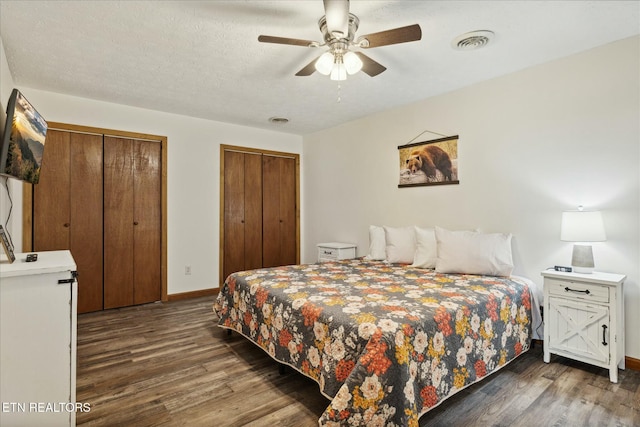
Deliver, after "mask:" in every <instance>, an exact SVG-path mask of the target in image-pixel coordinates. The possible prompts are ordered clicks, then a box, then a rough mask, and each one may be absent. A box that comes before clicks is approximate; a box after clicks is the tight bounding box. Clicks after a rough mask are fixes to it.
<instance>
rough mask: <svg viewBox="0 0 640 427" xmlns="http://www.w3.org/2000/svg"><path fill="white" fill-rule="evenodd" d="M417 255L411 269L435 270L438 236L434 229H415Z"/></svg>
mask: <svg viewBox="0 0 640 427" xmlns="http://www.w3.org/2000/svg"><path fill="white" fill-rule="evenodd" d="M415 233H416V253H415V255H414V256H413V264H411V267H416V268H435V267H436V257H437V251H436V235H435V232H434V230H433V228H420V227H415Z"/></svg>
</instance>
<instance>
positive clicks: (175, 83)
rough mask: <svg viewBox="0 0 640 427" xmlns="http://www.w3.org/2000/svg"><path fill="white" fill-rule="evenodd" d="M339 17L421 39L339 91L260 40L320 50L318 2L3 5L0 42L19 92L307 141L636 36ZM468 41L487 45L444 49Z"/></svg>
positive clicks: (389, 6)
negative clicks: (415, 30)
mask: <svg viewBox="0 0 640 427" xmlns="http://www.w3.org/2000/svg"><path fill="white" fill-rule="evenodd" d="M350 10H351V12H352V13H354V14H355V15H357V16H358V17H359V18H360V28H359V30H358V32H357V34H356V36H357V35H363V34H368V33H373V32H378V31H382V30H387V29H391V28H396V27H401V26H405V25H410V24H415V23H418V24H420V26H421V27H422V40H421V41H418V42H411V43H405V44H400V45H393V46H384V47H379V48H375V49H370V50H368V51H367V55H369V56H370V57H371V58H373V59H374V60H376V61H378V62H380V63H381V64H383V65H385V66H386V67H387V71H385V72H384V73H382V74H380V75H379V76H377V77H373V78H372V77H369V76H368V75H366V74H364V73H358V74H357V75H354V76H350V77H349V78H348V79H347V80H346V81H345V82H342V83H341V85H340V88H338V84H337V82H333V81H331V80H330V79H329V78H328V77H327V76H323V75H320V74H318V73H314V74H313V75H312V76H309V77H296V76H294V74H295V73H296V72H297V71H298V70H299V69H300V68H302V67H303V66H304V65H306V64H307V63H309V62H310V61H311V60H313V59H314V58H315V57H316V56H318V55H319V54H320V53H322V51H321V50H318V49H313V48H306V47H298V46H286V45H276V44H265V43H258V41H257V39H258V35H260V34H266V35H273V36H283V37H292V38H300V39H307V40H318V41H320V40H321V34H320V31H319V30H318V27H317V22H318V19H319V18H320V17H321V16H322V15H323V14H324V9H323V3H322V1H320V0H303V1H238V0H236V1H209V2H191V1H183V2H173V1H51V0H50V1H7V0H0V35H1V36H2V40H3V43H4V48H5V51H6V54H7V60H8V62H9V68H10V70H11V73H12V76H13V79H14V82H15V84H16V85H19V86H24V87H32V88H37V89H41V90H46V91H52V92H60V93H64V94H69V95H74V96H79V97H85V98H91V99H96V100H102V101H107V102H114V103H118V104H125V105H131V106H136V107H142V108H148V109H153V110H160V111H167V112H172V113H176V114H182V115H186V116H193V117H200V118H204V119H210V120H216V121H222V122H228V123H234V124H239V125H246V126H252V127H260V128H267V129H274V130H278V131H282V132H290V133H295V134H302V135H304V134H307V133H310V132H314V131H317V130H320V129H325V128H329V127H332V126H336V125H338V124H341V123H344V122H347V121H350V120H353V119H356V118H359V117H363V116H366V115H369V114H373V113H376V112H379V111H382V110H386V109H389V108H392V107H396V106H399V105H404V104H407V103H411V102H414V101H418V100H421V99H425V98H428V97H430V96H434V95H437V94H441V93H444V92H448V91H451V90H455V89H458V88H461V87H464V86H468V85H471V84H473V83H476V82H479V81H482V80H486V79H490V78H493V77H497V76H500V75H504V74H507V73H511V72H513V71H517V70H520V69H523V68H527V67H530V66H533V65H536V64H540V63H543V62H547V61H550V60H553V59H556V58H560V57H563V56H567V55H570V54H573V53H576V52H580V51H584V50H587V49H590V48H592V47H595V46H599V45H602V44H606V43H609V42H612V41H615V40H619V39H622V38H626V37H630V36H633V35H636V34H638V33H640V2H638V1H622V2H618V1H408V0H405V1H358V0H355V1H351V5H350ZM474 30H491V31H493V32H495V34H496V36H495V38H494V40H493V41H492V42H491V43H490V44H489V45H488V46H486V47H485V48H483V49H480V50H477V51H466V52H465V51H458V50H454V49H452V47H451V41H452V40H453V39H454V38H455V37H456V36H458V35H460V34H462V33H466V32H469V31H474ZM338 96H340V102H337V99H338ZM272 116H283V117H287V118H288V119H289V120H290V121H289V123H288V124H286V125H282V124H280V125H274V124H271V123H269V122H268V118H269V117H272ZM54 120H55V119H54Z"/></svg>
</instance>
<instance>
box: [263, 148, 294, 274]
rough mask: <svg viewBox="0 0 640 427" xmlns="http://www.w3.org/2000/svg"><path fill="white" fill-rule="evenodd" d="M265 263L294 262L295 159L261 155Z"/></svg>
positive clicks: (283, 263)
mask: <svg viewBox="0 0 640 427" xmlns="http://www.w3.org/2000/svg"><path fill="white" fill-rule="evenodd" d="M262 159H263V161H262V183H263V186H264V190H263V198H262V205H263V241H262V242H263V249H262V263H263V266H264V267H275V266H279V265H289V264H295V263H296V262H297V245H296V164H295V159H293V158H288V157H276V156H268V155H264V156H263V157H262Z"/></svg>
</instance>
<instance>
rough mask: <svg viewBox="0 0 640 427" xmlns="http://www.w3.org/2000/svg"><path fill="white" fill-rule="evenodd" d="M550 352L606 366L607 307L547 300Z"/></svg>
mask: <svg viewBox="0 0 640 427" xmlns="http://www.w3.org/2000/svg"><path fill="white" fill-rule="evenodd" d="M545 313H548V319H547V321H548V322H549V331H548V332H549V334H548V336H547V337H545V340H547V339H548V345H549V350H550V351H551V352H552V353H559V354H569V355H571V356H580V357H582V358H584V359H591V360H596V361H598V362H600V363H609V342H610V341H611V340H610V339H609V331H610V326H609V307H608V306H606V305H597V304H585V303H583V302H580V301H575V300H571V299H565V298H559V297H550V298H549V308H548V311H545Z"/></svg>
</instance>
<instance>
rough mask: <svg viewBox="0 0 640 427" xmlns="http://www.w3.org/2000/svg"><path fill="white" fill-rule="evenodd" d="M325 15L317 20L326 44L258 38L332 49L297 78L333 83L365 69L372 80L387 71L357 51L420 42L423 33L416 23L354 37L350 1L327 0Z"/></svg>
mask: <svg viewBox="0 0 640 427" xmlns="http://www.w3.org/2000/svg"><path fill="white" fill-rule="evenodd" d="M324 11H325V15H324V16H323V17H322V18H320V20H319V21H318V26H319V27H320V32H321V33H322V35H323V39H324V42H322V43H320V42H317V41H312V40H301V39H292V38H287V37H274V36H264V35H261V36H259V37H258V41H259V42H263V43H278V44H287V45H293V46H304V47H314V48H316V47H323V46H328V48H329V50H328V51H327V52H325V53H323V54H322V55H320V56H319V57H317V58H316V59H314V60H313V61H311V62H310V63H309V64H307V65H306V66H304V67H303V68H302V69H301V70H300V71H298V72H297V73H296V76H310V75H311V74H313V73H314V71H318V72H319V73H321V74H324V75H330V76H331V80H346V78H347V74H355V73H357V72H358V71H360V70H362V71H364V72H365V73H366V74H368V75H369V76H371V77H374V76H377V75H378V74H380V73H382V72H383V71H384V70H386V69H387V68H386V67H385V66H383V65H382V64H380V63H378V62H376V61H374V60H373V59H371V58H370V57H368V56H367V55H365V54H364V53H362V52H360V51H355V50H353V49H354V48H361V49H370V48H373V47H380V46H387V45H391V44H398V43H406V42H412V41H416V40H420V38H421V37H422V30H421V29H420V25H418V24H414V25H409V26H406V27H400V28H394V29H392V30H387V31H380V32H378V33H372V34H367V35H364V36H359V37H358V38H357V39H356V38H355V33H356V31H357V30H358V26H359V24H360V20H359V19H358V17H357V16H355V15H354V14H352V13H349V0H324Z"/></svg>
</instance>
